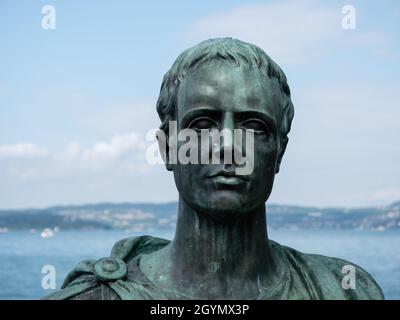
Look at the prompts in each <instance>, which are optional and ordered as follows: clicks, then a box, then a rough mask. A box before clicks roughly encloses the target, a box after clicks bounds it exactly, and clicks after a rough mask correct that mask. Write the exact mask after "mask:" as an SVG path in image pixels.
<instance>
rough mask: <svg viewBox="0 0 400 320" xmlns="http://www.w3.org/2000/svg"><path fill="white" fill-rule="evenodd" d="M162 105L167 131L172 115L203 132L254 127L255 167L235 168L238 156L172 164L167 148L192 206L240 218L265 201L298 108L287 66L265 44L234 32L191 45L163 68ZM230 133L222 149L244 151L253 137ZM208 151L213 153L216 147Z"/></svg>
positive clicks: (180, 186)
mask: <svg viewBox="0 0 400 320" xmlns="http://www.w3.org/2000/svg"><path fill="white" fill-rule="evenodd" d="M157 112H158V114H159V116H160V119H161V122H162V124H161V127H160V128H161V129H162V130H163V131H164V132H165V133H166V134H167V135H168V134H169V132H168V128H169V126H168V124H169V122H170V121H176V126H177V130H178V132H179V131H180V130H184V129H187V128H189V129H193V130H195V132H198V134H199V135H200V133H201V132H202V131H204V130H220V131H221V130H228V131H233V130H235V129H242V130H251V132H253V133H254V136H253V137H254V139H253V140H254V146H253V149H252V150H253V152H252V154H250V155H247V154H246V157H251V159H249V160H250V162H251V163H252V166H253V167H252V171H251V173H249V174H246V175H237V174H235V167H236V166H238V164H237V163H235V161H233V162H232V163H229V164H226V163H223V161H221V163H220V164H212V163H210V164H207V163H200V164H192V163H188V164H182V163H180V162H179V161H178V163H176V164H171V163H169V159H168V150H161V153H162V154H163V155H164V159H165V161H166V167H167V169H168V170H171V171H173V174H174V178H175V183H176V186H177V188H178V191H179V193H180V196H181V198H182V199H183V200H184V201H185V202H186V203H187V204H188V205H189V206H191V207H192V208H194V209H195V210H197V211H198V212H200V213H203V214H207V215H209V216H212V217H213V218H215V219H218V220H234V219H235V218H237V217H240V216H243V215H245V214H246V213H247V212H250V211H251V210H253V209H255V208H256V207H259V206H260V205H263V204H264V203H265V201H267V199H268V197H269V195H270V193H271V191H272V186H273V182H274V177H275V174H276V173H278V172H279V167H280V163H281V160H282V157H283V154H284V152H285V149H286V145H287V143H288V133H289V131H290V126H291V121H292V118H293V114H294V108H293V104H292V101H291V98H290V90H289V86H288V84H287V80H286V76H285V74H284V73H283V71H282V70H281V68H280V67H279V66H278V65H277V64H276V63H275V62H274V61H273V60H272V59H271V58H270V57H269V56H268V55H267V54H266V53H265V52H264V51H263V50H262V49H260V48H259V47H257V46H255V45H253V44H249V43H246V42H242V41H240V40H236V39H232V38H218V39H210V40H206V41H203V42H201V43H199V44H198V45H196V46H194V47H192V48H189V49H187V50H186V51H184V52H183V53H182V54H180V55H179V57H178V58H177V59H176V60H175V62H174V64H173V65H172V67H171V69H170V70H169V71H168V72H167V73H166V74H165V76H164V79H163V82H162V85H161V90H160V95H159V98H158V101H157ZM230 137H231V138H232V137H233V135H231V136H230ZM243 137H244V135H243ZM231 138H229V137H228V138H227V137H226V136H223V138H222V139H221V140H220V141H219V142H218V149H219V150H218V151H220V152H221V155H222V154H224V153H225V152H231V153H232V152H233V150H236V149H237V148H239V149H240V151H241V152H242V153H245V145H246V143H247V141H245V139H244V138H243V140H242V139H240V140H241V141H239V142H240V143H239V142H237V141H235V139H231ZM180 143H181V142H179V141H178V142H177V144H178V148H179V145H180ZM164 145H165V144H164ZM160 146H161V144H160ZM160 148H161V147H160ZM166 148H168V145H166ZM242 149H243V150H242ZM200 152H204V150H200ZM206 152H209V153H210V154H209V156H210V157H211V153H213V152H214V151H213V149H212V148H211V149H208V148H207V151H206Z"/></svg>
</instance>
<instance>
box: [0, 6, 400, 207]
mask: <svg viewBox="0 0 400 320" xmlns="http://www.w3.org/2000/svg"><path fill="white" fill-rule="evenodd" d="M46 4H50V5H53V6H54V7H55V9H56V29H55V30H44V29H43V28H42V26H41V20H42V13H41V10H42V7H43V6H44V5H46ZM344 5H352V6H354V8H355V9H356V28H355V29H354V30H353V29H352V30H344V29H343V28H342V26H341V20H342V18H343V13H342V7H343V6H344ZM220 36H232V37H236V38H239V39H241V40H244V41H248V42H252V43H254V44H256V45H258V46H260V47H262V48H263V49H264V50H265V51H266V52H267V53H268V54H270V56H271V57H272V58H273V59H274V60H275V61H276V62H277V63H278V64H279V65H280V66H281V67H282V68H283V70H284V71H285V73H286V75H287V77H288V80H289V85H290V87H291V91H292V96H293V102H294V105H295V118H294V120H293V126H292V131H291V133H290V136H289V137H290V142H289V145H288V149H287V152H286V155H285V157H284V159H283V163H282V167H281V172H280V173H279V174H278V176H277V178H276V184H275V187H274V190H273V193H272V195H271V199H270V201H271V202H274V203H284V204H299V205H316V206H369V205H384V204H388V203H390V202H392V201H396V200H400V168H399V163H400V150H399V143H398V140H399V137H400V125H399V118H400V108H399V102H398V97H397V96H398V93H399V92H400V64H399V60H400V59H399V58H400V55H399V46H400V45H399V44H398V43H399V41H398V39H399V36H400V3H399V2H398V1H369V2H366V1H329V2H328V1H303V0H295V1H294V0H289V1H288V0H286V1H254V2H252V1H211V0H208V1H141V2H139V1H137V2H134V1H113V2H109V1H107V2H106V1H72V0H70V1H4V0H2V1H1V2H0V39H1V40H2V41H1V48H0V207H1V208H21V207H44V206H49V205H54V204H70V203H88V202H99V201H113V202H120V201H154V202H161V201H173V200H176V199H177V192H176V189H175V186H174V183H173V177H172V175H171V173H169V172H167V171H166V170H165V169H164V168H163V167H162V166H150V165H148V163H147V162H146V160H145V149H146V142H145V140H144V136H145V134H146V132H147V131H148V130H149V129H151V128H155V127H157V126H158V124H159V120H158V117H157V114H156V111H155V102H156V99H157V96H158V91H159V88H160V84H161V80H162V76H163V74H164V73H165V72H166V71H167V70H168V68H169V67H170V66H171V64H172V63H173V61H174V59H175V58H176V56H177V55H178V54H179V53H180V52H181V51H183V50H184V49H186V48H187V47H189V46H192V45H194V44H196V43H198V42H200V41H202V40H204V39H208V38H212V37H220Z"/></svg>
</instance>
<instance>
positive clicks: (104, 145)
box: [69, 132, 145, 168]
mask: <svg viewBox="0 0 400 320" xmlns="http://www.w3.org/2000/svg"><path fill="white" fill-rule="evenodd" d="M69 147H70V149H71V148H72V150H73V151H76V150H74V149H76V146H72V147H71V146H69ZM144 149H145V144H144V142H143V141H141V140H140V138H139V135H138V134H137V133H134V132H132V133H128V134H117V135H115V136H113V137H112V139H111V140H110V141H108V142H98V143H95V144H94V145H93V146H92V147H91V148H89V149H86V150H83V151H82V152H81V154H80V156H81V160H82V161H83V162H84V163H86V164H89V165H91V166H93V167H94V168H103V167H104V166H107V165H108V164H110V163H111V162H113V161H117V160H121V159H122V158H123V157H124V156H132V157H133V156H135V155H134V154H131V155H129V154H130V153H131V152H133V153H134V152H135V151H136V152H142V151H143V150H144ZM70 152H71V150H70Z"/></svg>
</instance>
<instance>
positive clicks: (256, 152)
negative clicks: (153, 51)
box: [46, 38, 383, 299]
mask: <svg viewBox="0 0 400 320" xmlns="http://www.w3.org/2000/svg"><path fill="white" fill-rule="evenodd" d="M157 111H158V114H159V116H160V119H161V122H162V124H161V129H162V130H163V132H164V133H165V135H166V136H168V134H169V131H168V123H169V122H170V121H175V122H176V126H177V130H178V131H180V130H184V129H192V130H195V132H198V134H199V135H200V132H203V131H204V130H206V131H207V130H208V131H210V130H214V129H215V130H223V129H227V130H228V131H233V130H234V129H243V130H250V131H251V132H252V133H253V143H254V145H253V149H252V151H253V152H252V154H250V155H247V154H246V156H247V157H248V161H249V163H251V165H252V170H251V172H250V173H249V174H246V175H238V174H237V172H236V171H235V170H236V169H237V168H236V166H237V164H236V163H235V162H232V163H221V164H214V163H212V164H210V163H201V164H194V163H185V164H182V163H180V162H179V161H178V162H176V163H174V162H171V161H170V159H169V158H170V155H171V153H170V152H169V148H170V147H171V146H170V145H169V144H168V143H167V144H165V143H162V142H165V136H164V138H162V135H160V136H159V143H160V151H161V154H162V155H163V159H164V160H165V162H166V167H167V169H168V170H170V171H172V172H173V174H174V178H175V183H176V186H177V189H178V191H179V212H178V220H177V226H176V232H175V236H174V238H173V240H172V241H168V240H164V239H160V238H154V237H151V236H142V237H136V238H128V239H123V240H121V241H119V242H117V243H116V244H115V246H114V248H113V249H112V253H111V256H110V257H109V258H103V259H100V260H98V261H93V260H88V261H83V262H81V263H79V264H78V266H77V267H76V268H75V269H74V270H73V271H71V272H70V273H69V275H68V276H67V277H66V279H65V281H64V284H63V286H62V289H61V290H59V291H57V292H55V293H52V294H50V295H49V296H47V297H46V298H47V299H383V294H382V291H381V289H380V288H379V286H378V284H377V283H376V282H375V281H374V279H373V278H372V277H371V276H370V275H369V274H368V273H367V272H366V271H364V270H363V269H362V268H360V267H359V266H356V265H354V264H352V263H350V262H347V261H344V260H341V259H337V258H330V257H325V256H321V255H316V254H304V253H301V252H299V251H296V250H294V249H292V248H289V247H285V246H282V245H280V244H278V243H276V242H274V241H272V240H269V239H268V236H267V227H266V207H265V202H266V201H267V199H268V198H269V195H270V193H271V190H272V186H273V182H274V178H275V174H277V173H278V171H279V167H280V163H281V159H282V157H283V154H284V152H285V149H286V146H287V143H288V133H289V131H290V126H291V121H292V118H293V115H294V109H293V104H292V101H291V98H290V90H289V86H288V84H287V80H286V76H285V74H284V73H283V71H282V70H281V68H280V67H279V66H278V65H277V64H276V63H275V62H274V61H272V59H271V58H270V57H269V56H268V55H267V54H266V53H265V52H264V51H263V50H262V49H260V48H258V47H257V46H255V45H252V44H249V43H245V42H242V41H240V40H236V39H232V38H219V39H210V40H206V41H204V42H201V43H200V44H198V45H196V46H194V47H192V48H189V49H187V50H186V51H184V52H183V53H182V54H181V55H180V56H179V57H178V58H177V59H176V61H175V63H174V64H173V66H172V67H171V69H170V70H169V71H168V72H167V73H166V75H165V76H164V79H163V82H162V85H161V90H160V96H159V99H158V102H157ZM241 142H242V141H240V143H237V142H235V140H234V139H232V136H231V137H230V138H229V137H227V136H224V137H223V139H221V140H220V143H219V144H218V151H222V152H234V150H235V149H236V148H239V149H241V148H243V146H242V143H241ZM246 142H247V141H246ZM182 144H183V141H178V142H177V146H178V148H179V146H181V145H182ZM201 151H203V156H204V150H201ZM240 151H243V150H240ZM212 152H214V151H210V152H209V149H207V157H211V153H212ZM346 265H351V266H354V268H355V275H356V283H355V286H354V288H346V287H344V286H343V281H342V280H343V276H344V275H343V274H342V268H343V267H344V266H346Z"/></svg>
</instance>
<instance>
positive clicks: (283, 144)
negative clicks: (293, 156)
mask: <svg viewBox="0 0 400 320" xmlns="http://www.w3.org/2000/svg"><path fill="white" fill-rule="evenodd" d="M288 142H289V138H288V137H285V139H282V140H281V143H280V146H279V153H278V159H277V161H276V168H275V174H277V173H278V172H279V168H280V166H281V161H282V158H283V155H284V154H285V150H286V146H287V144H288Z"/></svg>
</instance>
